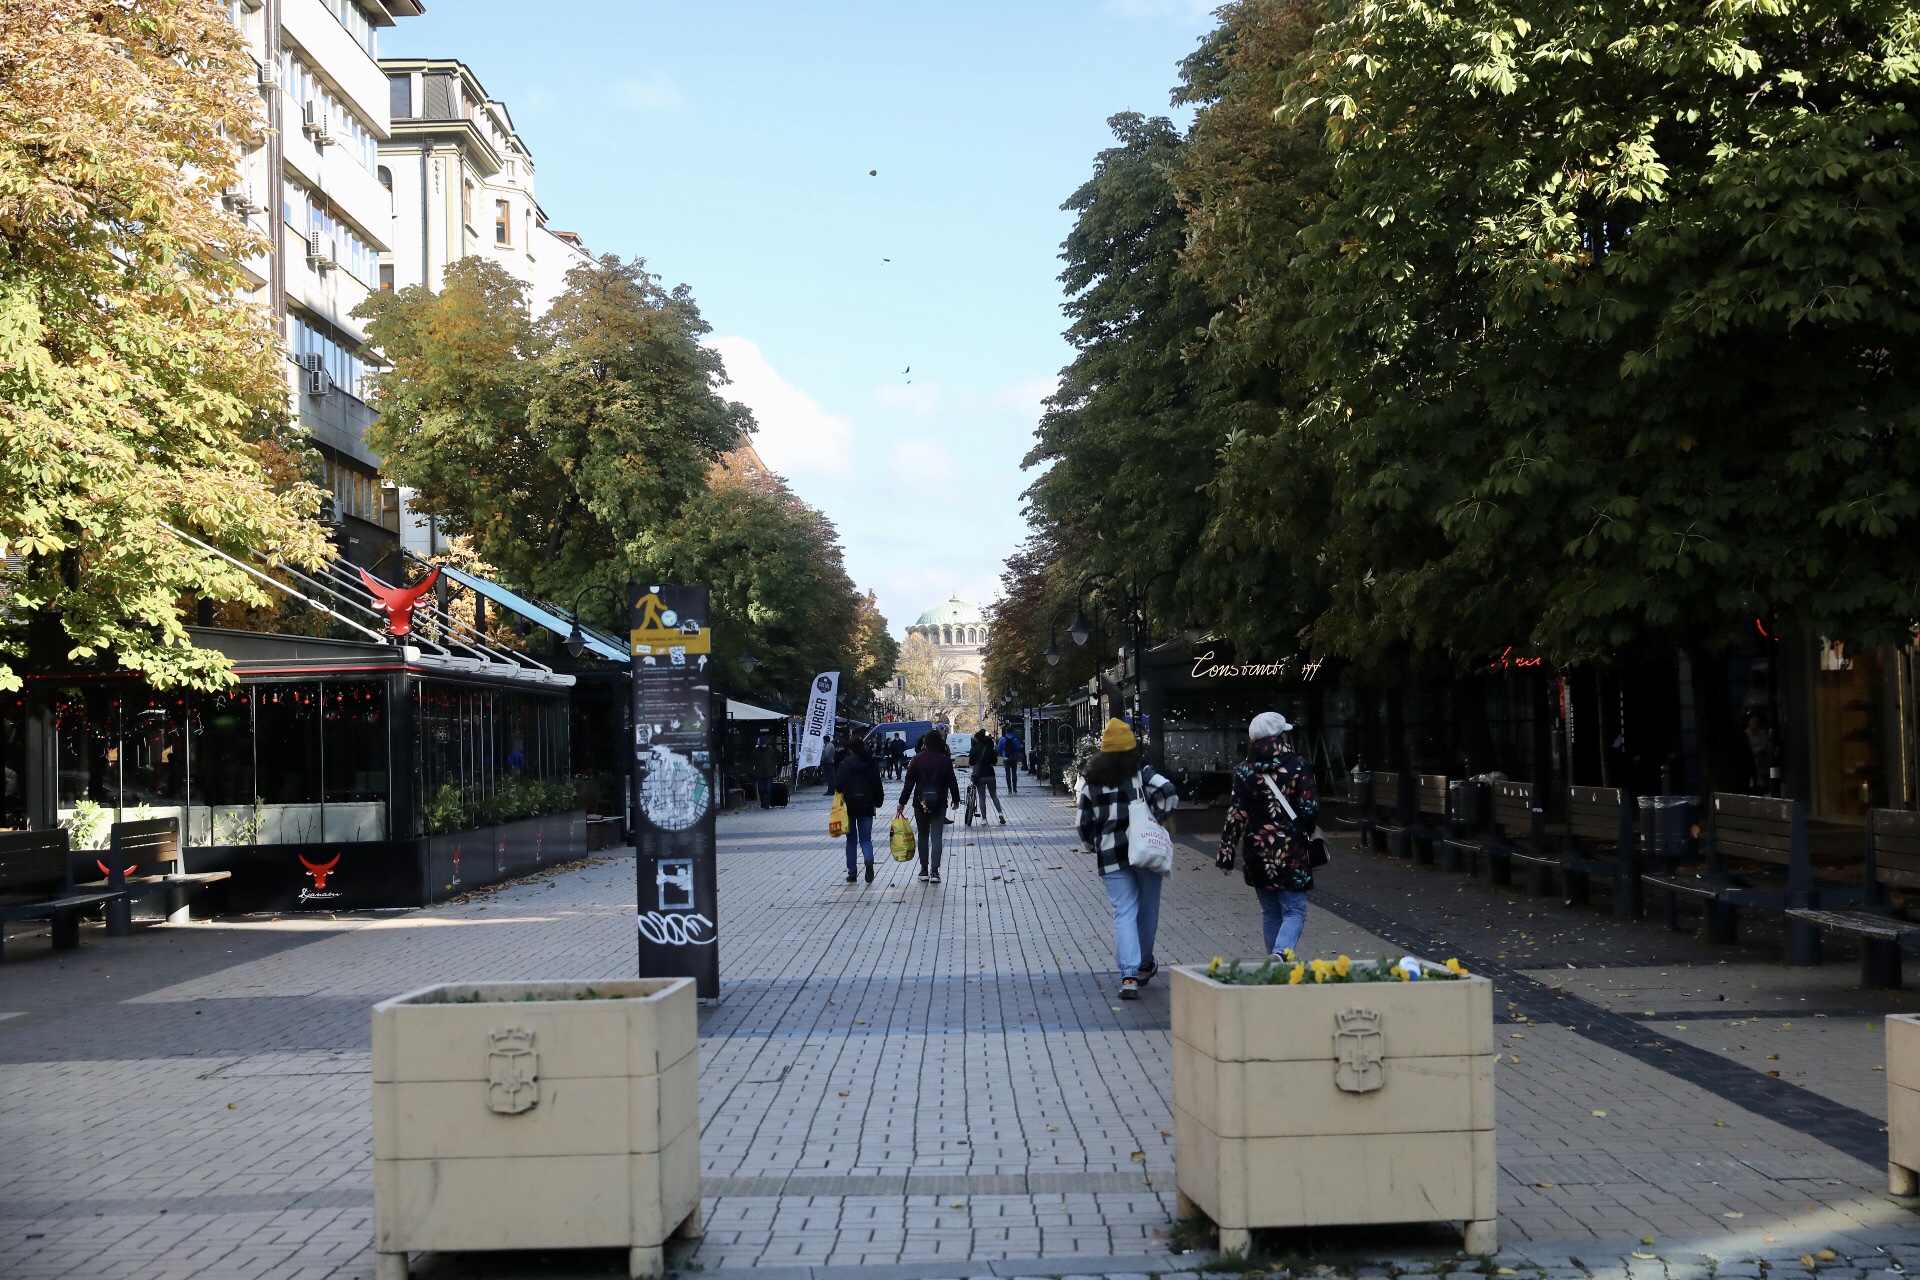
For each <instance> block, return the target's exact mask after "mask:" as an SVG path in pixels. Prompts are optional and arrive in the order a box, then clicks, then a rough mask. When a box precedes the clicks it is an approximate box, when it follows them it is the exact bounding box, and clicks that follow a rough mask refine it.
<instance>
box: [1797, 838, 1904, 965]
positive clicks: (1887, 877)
mask: <svg viewBox="0 0 1920 1280" xmlns="http://www.w3.org/2000/svg"><path fill="white" fill-rule="evenodd" d="M1865 843H1866V850H1865V854H1864V857H1863V859H1862V861H1863V869H1862V874H1861V887H1860V905H1859V906H1858V907H1856V908H1853V909H1851V910H1844V911H1843V910H1836V909H1833V908H1832V907H1790V908H1788V910H1787V916H1788V918H1790V919H1793V920H1797V921H1801V922H1803V923H1805V924H1808V925H1811V926H1812V927H1813V928H1815V929H1825V930H1831V931H1832V932H1834V933H1842V934H1846V935H1848V936H1850V937H1854V938H1858V939H1859V940H1860V985H1861V986H1863V987H1883V988H1895V987H1898V986H1900V982H1901V974H1900V946H1901V944H1902V943H1903V942H1907V941H1911V940H1920V923H1915V922H1913V921H1910V920H1907V919H1905V918H1903V917H1902V916H1901V914H1900V912H1899V909H1898V908H1896V907H1894V906H1893V905H1892V903H1890V902H1889V901H1888V898H1887V890H1888V889H1889V888H1896V889H1920V813H1915V812H1912V811H1910V810H1905V809H1873V810H1870V811H1869V812H1868V813H1867V831H1866V842H1865Z"/></svg>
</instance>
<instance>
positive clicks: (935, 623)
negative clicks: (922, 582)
mask: <svg viewBox="0 0 1920 1280" xmlns="http://www.w3.org/2000/svg"><path fill="white" fill-rule="evenodd" d="M986 620H987V615H986V613H985V612H984V611H983V610H982V609H981V608H980V606H979V605H977V604H968V603H967V602H966V601H965V600H962V599H961V598H960V597H959V596H955V597H953V599H951V600H949V601H947V602H946V603H945V604H943V605H936V606H934V607H933V608H931V609H929V610H927V611H926V612H925V613H923V614H921V615H920V618H919V620H918V621H916V622H915V623H914V624H913V625H914V626H916V627H939V626H946V625H948V624H952V623H962V624H975V623H981V622H985V621H986Z"/></svg>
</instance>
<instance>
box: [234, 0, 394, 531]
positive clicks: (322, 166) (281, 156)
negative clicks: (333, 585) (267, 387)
mask: <svg viewBox="0 0 1920 1280" xmlns="http://www.w3.org/2000/svg"><path fill="white" fill-rule="evenodd" d="M424 12H425V5H424V4H422V3H421V2H420V0H227V13H228V16H229V18H230V19H231V20H232V22H233V23H234V25H235V26H236V27H238V28H239V29H240V31H241V32H242V34H243V35H244V36H245V38H246V41H247V47H248V50H249V52H251V53H252V54H253V58H254V61H255V63H256V64H257V65H258V67H259V86H260V94H261V98H262V106H263V108H264V111H265V114H266V119H267V124H268V129H267V133H266V140H265V142H264V143H263V144H262V145H261V146H259V147H258V148H256V149H255V150H254V151H253V152H251V153H250V154H249V155H248V156H247V157H246V158H245V161H244V164H243V174H244V177H243V179H242V181H241V183H240V185H239V186H237V187H236V188H235V189H234V190H232V191H229V192H227V193H226V195H225V197H224V198H225V199H226V201H227V203H228V205H229V207H231V208H233V209H235V210H238V211H240V212H243V213H244V214H245V215H246V216H247V218H248V220H249V221H250V222H252V223H253V225H254V227H255V228H256V229H257V230H259V231H260V232H261V233H262V234H263V235H265V236H266V237H267V239H268V241H269V242H270V245H271V248H270V249H269V251H268V252H267V253H266V254H264V255H263V256H261V257H260V258H257V259H255V260H253V261H251V262H249V263H247V264H245V265H246V266H247V269H248V271H249V273H250V275H251V277H252V280H253V282H254V286H255V288H254V293H253V297H252V300H253V301H255V302H257V303H259V304H260V305H263V306H266V307H268V308H270V309H271V310H272V311H273V313H274V315H275V317H276V318H278V319H279V320H280V321H281V325H282V336H283V338H284V339H285V342H286V350H287V353H288V365H287V380H288V387H289V393H290V395H291V396H292V399H293V403H294V405H295V406H296V407H297V409H298V412H299V417H300V422H301V425H302V426H304V427H305V428H306V430H307V433H308V434H309V436H310V437H311V438H312V441H313V443H314V445H315V446H316V447H317V448H318V450H319V452H320V454H321V456H322V458H323V459H324V461H325V467H326V483H327V487H328V488H329V490H331V492H332V494H333V503H332V510H331V512H330V513H329V514H330V517H331V519H332V521H333V523H334V524H335V526H336V527H337V530H338V541H339V545H340V550H341V552H342V553H343V554H344V555H345V556H346V557H347V558H348V559H349V560H352V561H354V562H355V563H358V564H364V565H369V566H371V565H374V564H377V563H381V562H382V561H385V560H387V559H388V558H389V557H390V556H391V553H392V551H393V550H394V548H395V547H397V546H398V544H399V529H400V518H401V512H400V499H399V494H398V493H397V492H395V491H394V490H392V489H390V488H386V487H384V486H383V485H382V484H381V482H380V476H379V465H380V460H379V458H378V456H376V455H375V454H374V453H373V452H372V451H371V450H370V449H369V448H368V447H367V444H366V428H367V427H368V426H369V425H370V424H371V423H372V422H373V419H374V414H373V411H372V410H371V409H369V408H368V407H367V404H366V399H365V397H366V394H367V382H366V379H367V375H368V372H369V366H368V363H367V360H366V354H365V339H366V331H365V328H364V327H363V325H362V324H361V322H360V321H358V320H355V319H354V318H353V314H352V313H353V310H354V308H356V307H357V306H359V305H360V303H361V302H362V301H363V300H364V299H365V298H366V297H367V295H368V293H369V292H370V291H371V290H374V289H377V288H378V287H380V264H381V262H382V260H383V259H384V257H385V255H387V254H388V253H389V251H390V250H391V249H392V247H393V241H392V237H393V234H394V216H393V197H392V194H391V192H390V191H389V190H388V189H387V187H386V186H385V185H383V183H382V181H381V177H380V174H381V163H380V156H379V148H380V145H381V144H382V143H383V142H385V141H386V139H387V137H388V135H389V132H390V125H391V122H390V120H389V117H388V101H389V87H388V83H387V78H386V74H385V72H383V71H382V70H381V67H380V63H379V32H380V30H381V29H382V28H385V27H391V26H394V25H395V24H396V22H397V20H398V19H400V18H409V17H418V16H420V15H421V14H422V13H424Z"/></svg>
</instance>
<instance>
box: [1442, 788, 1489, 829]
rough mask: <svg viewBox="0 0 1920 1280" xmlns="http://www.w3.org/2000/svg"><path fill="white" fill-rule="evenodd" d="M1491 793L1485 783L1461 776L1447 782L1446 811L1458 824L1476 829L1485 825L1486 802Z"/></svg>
mask: <svg viewBox="0 0 1920 1280" xmlns="http://www.w3.org/2000/svg"><path fill="white" fill-rule="evenodd" d="M1491 795H1492V791H1491V789H1490V788H1489V787H1488V786H1487V784H1486V783H1484V782H1481V781H1479V780H1477V779H1474V778H1461V779H1459V780H1457V781H1454V782H1449V783H1448V784H1447V813H1448V815H1449V816H1450V817H1451V818H1452V819H1453V821H1454V823H1455V824H1456V825H1458V826H1461V827H1465V828H1470V829H1472V830H1475V831H1478V830H1480V829H1481V828H1482V827H1484V826H1486V825H1487V802H1488V800H1489V798H1490V797H1491Z"/></svg>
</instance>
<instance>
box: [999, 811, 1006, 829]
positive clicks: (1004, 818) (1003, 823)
mask: <svg viewBox="0 0 1920 1280" xmlns="http://www.w3.org/2000/svg"><path fill="white" fill-rule="evenodd" d="M1000 825H1001V826H1003V827H1004V826H1006V825H1007V815H1006V814H1004V813H1003V814H1001V815H1000Z"/></svg>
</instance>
